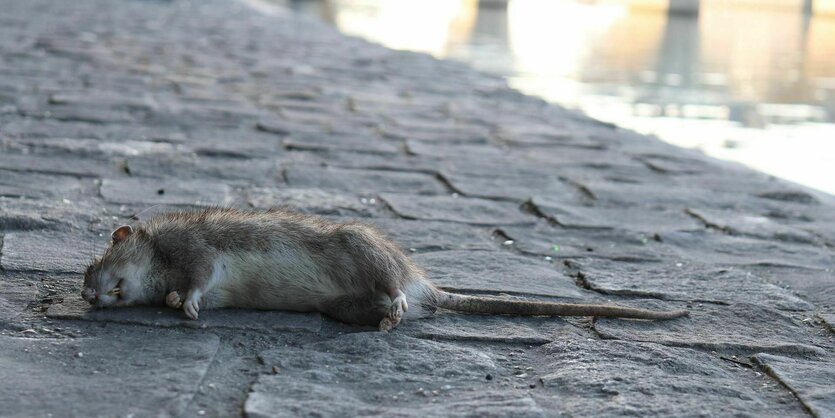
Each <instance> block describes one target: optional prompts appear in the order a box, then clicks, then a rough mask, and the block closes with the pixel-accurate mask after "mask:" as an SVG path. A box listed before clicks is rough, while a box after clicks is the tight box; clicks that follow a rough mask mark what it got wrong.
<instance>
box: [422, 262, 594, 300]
mask: <svg viewBox="0 0 835 418" xmlns="http://www.w3.org/2000/svg"><path fill="white" fill-rule="evenodd" d="M412 259H414V260H415V261H416V262H417V263H418V264H420V265H421V266H422V267H423V268H424V269H426V272H427V273H428V275H429V278H430V279H431V280H432V281H434V282H435V283H437V284H438V285H440V286H442V287H445V288H448V289H452V290H467V291H478V292H486V293H496V292H507V293H513V294H519V295H543V296H557V297H568V298H577V297H582V296H583V294H582V292H580V290H579V289H578V288H577V287H576V286H575V285H574V281H573V279H571V278H570V277H568V276H566V275H564V274H562V273H560V272H559V271H558V270H557V269H556V268H555V267H554V266H553V265H552V264H550V263H548V262H545V261H542V260H537V259H531V258H528V257H522V256H518V255H514V254H510V253H506V252H503V251H439V252H433V253H425V254H417V255H415V256H414V257H412Z"/></svg>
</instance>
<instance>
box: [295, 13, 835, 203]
mask: <svg viewBox="0 0 835 418" xmlns="http://www.w3.org/2000/svg"><path fill="white" fill-rule="evenodd" d="M288 1H289V0H288ZM817 1H818V2H819V4H828V3H827V2H829V3H832V2H831V1H830V0H817ZM638 2H642V3H644V4H647V3H654V4H656V5H658V4H661V3H663V2H662V1H661V0H633V4H634V3H638ZM496 3H501V2H500V1H496V0H491V1H488V0H482V1H481V2H479V1H478V0H319V1H310V0H308V1H289V5H290V6H291V7H294V8H297V9H301V10H304V11H307V12H311V13H315V14H317V15H319V16H321V17H323V18H324V19H325V20H327V21H330V22H332V23H334V24H335V25H336V26H337V27H339V28H340V30H342V31H343V32H346V33H348V34H352V35H357V36H361V37H364V38H367V39H369V40H372V41H375V42H379V43H382V44H384V45H386V46H388V47H391V48H396V49H408V50H414V51H422V52H426V53H429V54H432V55H435V56H436V57H439V58H449V59H454V60H460V61H465V62H468V63H470V64H472V65H473V66H474V67H476V68H478V69H481V70H484V71H489V72H494V73H498V74H501V75H503V76H505V77H506V78H507V79H508V81H509V83H510V84H511V85H513V86H514V87H516V88H519V89H521V90H523V91H525V92H527V93H529V94H534V95H538V96H541V97H543V98H545V99H547V100H550V101H553V102H556V103H559V104H561V105H563V106H566V107H569V108H575V109H580V110H582V111H584V112H586V113H587V114H589V115H591V116H592V117H595V118H598V119H602V120H605V121H610V122H614V123H616V124H618V125H620V126H624V127H628V128H632V129H635V130H638V131H641V132H644V133H651V134H656V135H658V136H659V137H660V138H662V139H664V140H665V141H668V142H671V143H674V144H677V145H681V146H686V147H694V148H698V149H701V150H703V151H705V152H706V153H708V154H710V155H713V156H716V157H719V158H725V159H730V160H735V161H739V162H742V163H744V164H747V165H749V166H751V167H754V168H756V169H759V170H762V171H765V172H768V173H771V174H774V175H776V176H779V177H783V178H786V179H789V180H792V181H795V182H798V183H801V184H805V185H807V186H811V187H814V188H817V189H820V190H824V191H828V192H829V193H833V194H835V124H833V122H835V16H833V15H829V16H822V15H821V16H819V15H812V16H808V15H804V14H803V13H802V12H801V11H800V9H801V7H800V6H798V4H802V3H803V2H802V1H800V0H770V1H765V2H764V3H763V2H759V3H758V2H752V1H746V0H735V1H734V0H702V2H701V9H700V12H699V15H698V16H686V15H671V16H668V14H667V13H666V12H665V11H663V10H658V9H654V10H653V9H637V8H630V7H627V6H626V5H625V4H626V2H625V1H623V2H618V1H608V2H594V3H593V2H590V1H584V2H578V1H571V0H509V1H508V2H507V5H506V6H505V5H497V4H496ZM740 3H742V4H740ZM765 3H773V4H782V7H780V6H777V7H771V6H770V7H763V6H762V5H763V4H765ZM789 3H791V4H792V5H794V7H790V6H788V4H789ZM752 5H753V6H752Z"/></svg>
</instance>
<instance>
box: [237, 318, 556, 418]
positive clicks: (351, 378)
mask: <svg viewBox="0 0 835 418" xmlns="http://www.w3.org/2000/svg"><path fill="white" fill-rule="evenodd" d="M259 357H260V358H261V359H262V361H263V362H264V364H265V365H267V366H272V367H275V368H276V370H277V371H278V373H277V374H275V375H262V376H261V377H260V378H259V379H258V381H257V382H256V383H255V385H253V387H252V390H251V392H250V394H249V396H248V397H247V400H246V403H245V405H244V412H245V413H246V415H247V416H248V417H284V416H300V415H311V414H315V415H317V416H323V417H338V416H372V415H379V416H393V417H420V416H441V415H443V416H484V415H489V416H496V417H504V416H508V417H510V416H518V417H539V416H545V412H544V411H543V410H542V409H541V408H540V407H539V406H538V405H537V404H536V402H534V401H533V399H532V398H531V397H530V395H529V394H528V393H527V392H526V391H524V390H518V389H514V388H513V387H512V386H511V384H510V383H511V382H512V380H511V379H513V377H511V376H512V372H513V370H512V369H511V368H510V367H509V366H507V365H504V364H502V363H501V362H500V361H499V358H498V356H497V355H496V354H494V353H492V352H491V351H489V350H484V349H481V348H474V347H473V348H471V347H467V346H463V345H458V344H451V343H447V342H439V341H429V340H423V339H416V338H411V337H408V336H405V335H401V334H399V333H396V332H395V333H391V334H382V333H376V332H369V333H353V334H347V335H342V336H339V337H336V338H334V339H331V340H327V341H323V342H317V343H311V344H306V345H304V346H302V347H300V348H291V347H286V348H280V349H275V350H268V351H264V352H262V353H261V354H260V356H259ZM487 375H490V376H491V380H487V379H485V377H486V376H487ZM433 391H435V392H433Z"/></svg>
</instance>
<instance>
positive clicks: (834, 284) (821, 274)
mask: <svg viewBox="0 0 835 418" xmlns="http://www.w3.org/2000/svg"><path fill="white" fill-rule="evenodd" d="M743 268H744V269H745V270H748V271H751V272H752V273H754V274H756V275H757V276H759V277H762V278H764V279H765V280H767V281H768V282H770V283H773V284H775V285H777V286H779V287H784V288H789V289H791V290H792V291H793V292H796V293H797V294H798V295H800V296H801V297H803V299H804V300H807V301H809V302H812V303H814V304H815V306H817V307H818V308H826V307H828V308H829V309H831V310H833V312H835V272H833V271H832V270H820V269H807V268H800V267H785V266H744V267H743Z"/></svg>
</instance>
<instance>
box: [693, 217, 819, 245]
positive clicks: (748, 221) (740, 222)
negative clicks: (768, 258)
mask: <svg viewBox="0 0 835 418" xmlns="http://www.w3.org/2000/svg"><path fill="white" fill-rule="evenodd" d="M687 213H689V214H690V215H692V216H694V217H696V218H698V219H699V220H701V221H702V222H704V223H705V225H707V226H709V227H711V228H716V229H720V230H722V231H725V232H727V233H729V234H732V235H747V236H751V237H755V238H764V239H773V240H777V241H788V242H799V243H806V244H817V243H819V242H820V239H819V238H817V237H816V236H815V235H814V234H812V233H810V232H807V231H804V230H802V229H797V228H792V227H790V226H786V225H780V224H778V223H777V222H774V220H772V219H771V218H768V217H766V216H758V215H751V214H745V213H740V212H738V211H731V210H716V209H687Z"/></svg>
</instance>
